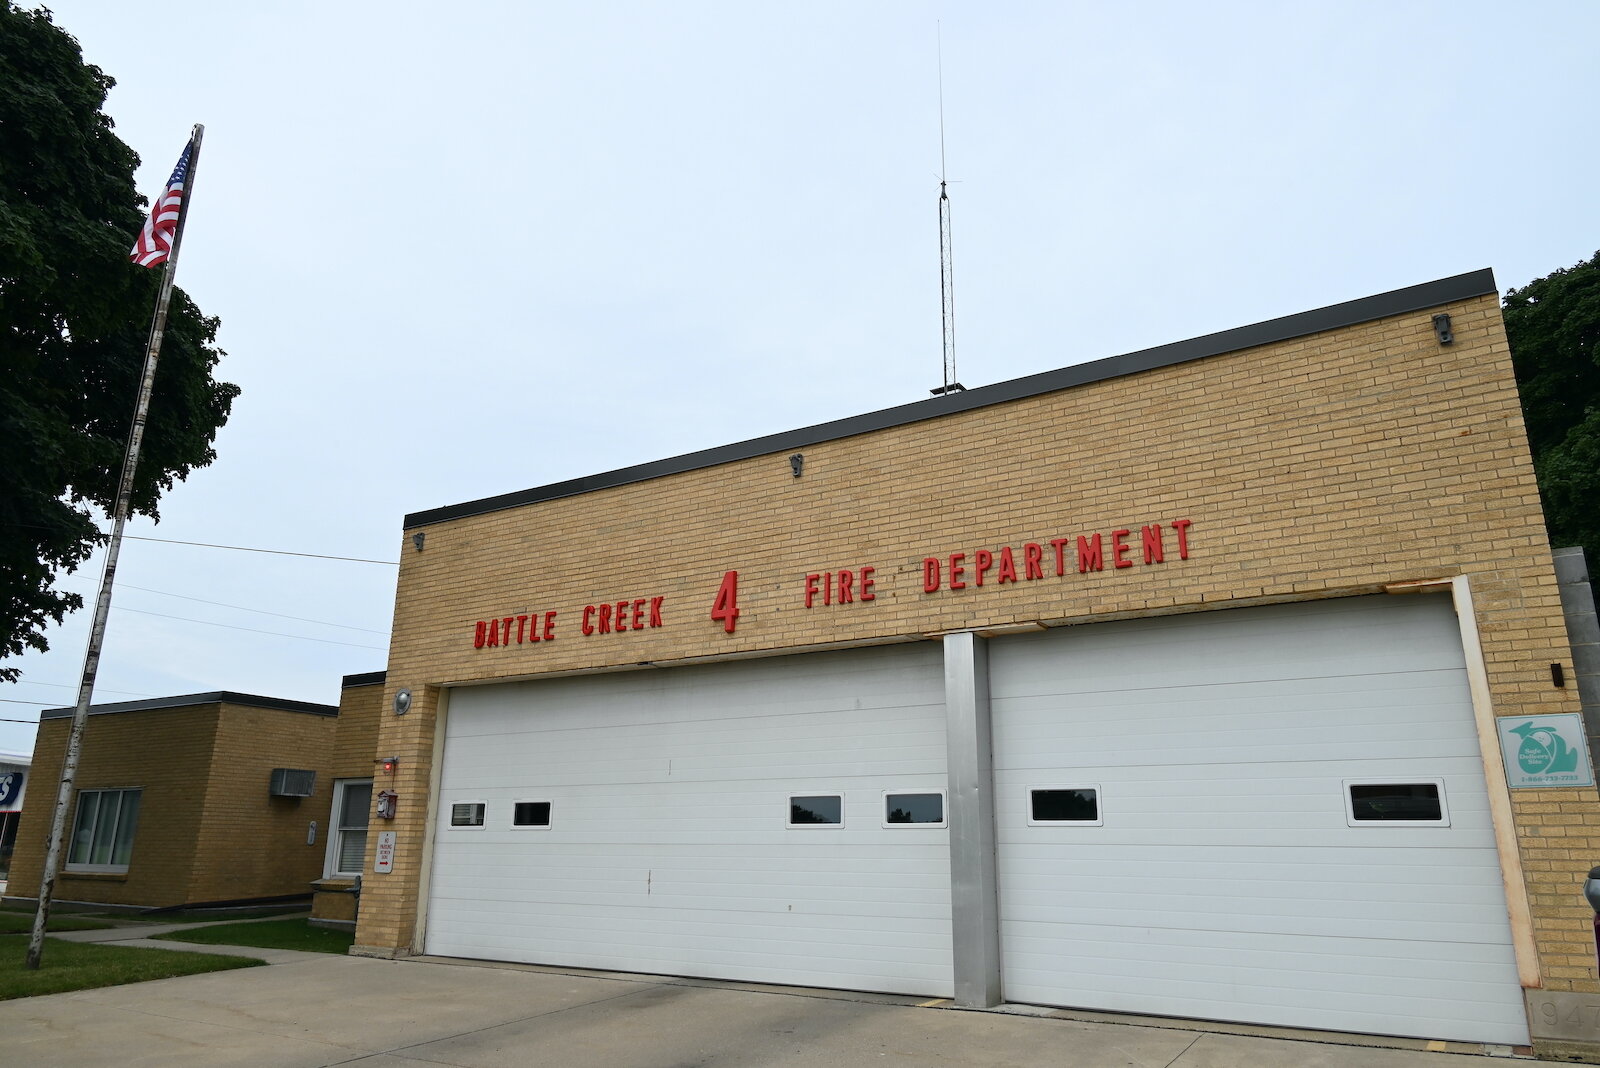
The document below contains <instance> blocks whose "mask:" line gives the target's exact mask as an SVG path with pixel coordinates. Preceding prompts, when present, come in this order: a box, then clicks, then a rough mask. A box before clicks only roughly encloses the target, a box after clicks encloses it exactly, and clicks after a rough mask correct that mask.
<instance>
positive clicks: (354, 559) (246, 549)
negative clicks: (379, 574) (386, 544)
mask: <svg viewBox="0 0 1600 1068" xmlns="http://www.w3.org/2000/svg"><path fill="white" fill-rule="evenodd" d="M123 537H124V538H132V539H133V540H134V541H159V542H162V543H164V544H167V545H198V546H200V547H201V548H202V549H233V550H236V551H238V552H241V553H271V554H273V555H274V556H309V557H311V558H312V559H313V560H344V561H347V562H349V563H352V564H384V565H386V566H388V567H399V566H400V561H398V560H368V559H366V558H365V557H361V556H329V555H327V554H326V553H292V552H289V551H288V550H287V549H254V548H251V547H250V546H248V545H216V544H214V543H212V542H209V541H176V540H174V539H172V538H147V537H145V536H144V535H142V534H124V535H123Z"/></svg>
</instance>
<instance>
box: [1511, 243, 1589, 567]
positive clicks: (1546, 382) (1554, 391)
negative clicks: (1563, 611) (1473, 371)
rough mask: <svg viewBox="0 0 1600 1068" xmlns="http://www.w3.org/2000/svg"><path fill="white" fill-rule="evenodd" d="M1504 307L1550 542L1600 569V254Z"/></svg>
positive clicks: (1514, 293) (1516, 293) (1515, 295)
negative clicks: (1575, 550) (1574, 548)
mask: <svg viewBox="0 0 1600 1068" xmlns="http://www.w3.org/2000/svg"><path fill="white" fill-rule="evenodd" d="M1504 312H1505V321H1506V336H1507V338H1508V339H1509V340H1510V342H1511V359H1512V362H1513V363H1514V364H1515V365H1516V371H1517V389H1518V391H1519V392H1520V393H1521V396H1522V415H1523V419H1524V421H1525V422H1526V423H1527V425H1528V444H1529V445H1530V446H1531V448H1532V449H1533V465H1534V468H1535V469H1536V470H1537V472H1538V475H1539V495H1540V497H1541V498H1542V499H1543V501H1544V513H1545V523H1546V525H1547V527H1548V528H1549V532H1550V542H1551V544H1552V545H1558V546H1559V545H1581V546H1583V548H1584V552H1585V554H1586V555H1587V556H1588V558H1589V563H1590V566H1591V567H1600V556H1597V555H1596V553H1597V551H1600V252H1597V253H1595V255H1594V256H1593V257H1592V258H1590V259H1588V260H1584V261H1583V262H1581V263H1578V264H1576V265H1575V266H1572V267H1568V268H1564V269H1562V270H1558V271H1555V272H1553V273H1552V274H1550V275H1549V276H1548V277H1545V278H1538V279H1535V280H1534V281H1532V282H1529V283H1528V284H1527V285H1525V286H1523V287H1522V288H1521V289H1513V290H1511V291H1510V292H1508V293H1507V294H1506V297H1505V303H1504Z"/></svg>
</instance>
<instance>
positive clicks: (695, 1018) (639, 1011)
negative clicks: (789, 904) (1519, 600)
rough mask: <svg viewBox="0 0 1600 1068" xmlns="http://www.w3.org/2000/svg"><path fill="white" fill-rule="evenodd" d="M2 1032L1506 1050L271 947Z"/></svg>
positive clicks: (577, 1060)
mask: <svg viewBox="0 0 1600 1068" xmlns="http://www.w3.org/2000/svg"><path fill="white" fill-rule="evenodd" d="M159 944H163V945H167V946H171V945H172V943H159ZM186 948H187V947H186ZM237 952H241V953H246V954H248V953H249V952H251V951H248V950H239V951H237ZM0 1036H3V1037H0V1051H3V1052H0V1060H3V1061H4V1063H5V1064H6V1065H7V1066H8V1068H21V1066H33V1065H41V1066H42V1065H48V1066H51V1068H73V1066H90V1065H92V1066H96V1068H98V1066H102V1065H106V1064H116V1065H118V1066H119V1068H129V1066H139V1065H151V1066H155V1065H160V1066H163V1068H168V1066H174V1065H206V1066H214V1065H249V1066H252V1068H311V1066H323V1065H360V1066H371V1068H398V1066H402V1065H404V1066H412V1068H415V1066H418V1065H457V1066H462V1068H498V1066H516V1068H525V1066H529V1065H553V1066H566V1065H573V1066H584V1068H590V1066H593V1068H688V1066H691V1065H692V1066H697V1068H733V1066H741V1068H743V1066H766V1065H772V1066H778V1065H782V1066H785V1068H847V1066H848V1068H858V1066H861V1065H894V1066H906V1068H911V1066H917V1065H948V1066H957V1065H959V1066H995V1068H999V1066H1032V1065H1051V1066H1082V1068H1116V1066H1130V1068H1250V1066H1273V1068H1277V1066H1287V1065H1292V1066H1295V1068H1457V1066H1460V1068H1467V1065H1469V1064H1472V1063H1478V1064H1487V1063H1489V1062H1493V1063H1494V1064H1497V1065H1501V1066H1504V1065H1505V1064H1506V1063H1507V1062H1506V1061H1505V1060H1504V1059H1503V1058H1498V1057H1482V1056H1458V1055H1453V1054H1450V1053H1440V1052H1428V1051H1426V1050H1425V1049H1420V1048H1418V1049H1388V1048H1371V1047H1366V1048H1364V1047H1360V1046H1351V1045H1334V1044H1329V1043H1324V1042H1317V1041H1298V1040H1294V1039H1290V1038H1284V1037H1276V1036H1267V1035H1259V1034H1257V1035H1245V1034H1224V1033H1218V1032H1212V1031H1201V1030H1184V1029H1180V1028H1177V1027H1168V1026H1159V1025H1158V1026H1151V1025H1143V1024H1138V1023H1132V1024H1130V1023H1112V1022H1090V1021H1084V1020H1075V1019H1065V1018H1061V1017H1060V1016H1058V1015H1054V1014H1050V1013H1046V1012H1044V1011H1043V1010H1023V1011H1019V1012H966V1011H960V1010H952V1009H949V1008H948V1007H940V1005H939V1004H937V1003H936V1004H932V1005H926V1006H924V1005H922V1004H919V1002H918V1000H917V999H910V998H900V997H890V996H878V995H871V994H851V993H844V992H833V991H799V990H791V989H788V988H774V987H756V986H749V985H743V984H730V983H714V982H709V981H701V980H683V979H669V978H662V977H651V976H631V975H616V974H610V973H595V972H567V971H556V970H553V969H522V968H514V967H498V966H471V965H463V964H461V963H457V962H451V963H445V962H437V961H428V960H409V961H385V960H373V959H369V958H362V957H342V956H333V955H317V954H304V953H294V954H285V955H283V956H281V957H279V958H277V963H275V964H274V965H273V966H272V967H268V968H247V969H243V970H240V971H232V972H221V973H213V974H210V975H192V976H185V977H182V978H178V979H165V980H160V981H157V982H152V983H138V984H134V985H131V986H123V987H109V988H106V989H103V990H85V991H79V992H75V993H68V994H53V995H50V996H48V997H39V998H25V999H20V1000H16V1001H8V1002H3V1003H0Z"/></svg>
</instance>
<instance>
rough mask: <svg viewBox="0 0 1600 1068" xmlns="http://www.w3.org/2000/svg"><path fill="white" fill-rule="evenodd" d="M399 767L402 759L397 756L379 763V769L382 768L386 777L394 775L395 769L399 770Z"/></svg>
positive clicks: (386, 758)
mask: <svg viewBox="0 0 1600 1068" xmlns="http://www.w3.org/2000/svg"><path fill="white" fill-rule="evenodd" d="M399 766H400V758H399V757H397V756H391V757H384V758H383V759H382V760H380V761H378V767H379V768H381V769H382V770H383V772H384V774H386V775H393V774H394V769H395V768H398V767H399Z"/></svg>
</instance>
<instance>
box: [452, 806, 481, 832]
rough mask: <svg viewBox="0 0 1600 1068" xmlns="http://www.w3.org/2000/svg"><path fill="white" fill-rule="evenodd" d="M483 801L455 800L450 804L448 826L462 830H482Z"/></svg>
mask: <svg viewBox="0 0 1600 1068" xmlns="http://www.w3.org/2000/svg"><path fill="white" fill-rule="evenodd" d="M488 807H489V806H488V803H487V802H484V801H455V802H452V803H451V805H450V826H452V827H454V828H456V829H458V830H464V831H472V830H477V831H481V830H483V813H484V810H485V809H487V808H488Z"/></svg>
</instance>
